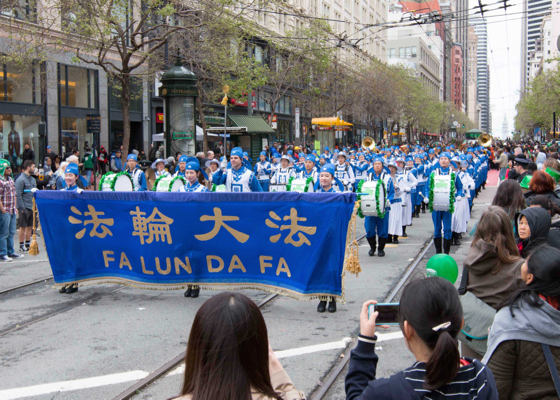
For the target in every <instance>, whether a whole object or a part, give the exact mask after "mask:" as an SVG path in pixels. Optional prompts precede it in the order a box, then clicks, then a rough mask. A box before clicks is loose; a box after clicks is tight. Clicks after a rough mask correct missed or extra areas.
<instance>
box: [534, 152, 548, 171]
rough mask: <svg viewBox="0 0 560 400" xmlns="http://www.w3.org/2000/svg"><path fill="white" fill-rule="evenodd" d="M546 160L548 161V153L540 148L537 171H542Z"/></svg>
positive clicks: (536, 160) (536, 159)
mask: <svg viewBox="0 0 560 400" xmlns="http://www.w3.org/2000/svg"><path fill="white" fill-rule="evenodd" d="M545 160H546V153H545V152H544V148H543V147H539V153H538V154H537V157H536V158H535V162H536V163H537V169H542V167H543V164H544V161H545Z"/></svg>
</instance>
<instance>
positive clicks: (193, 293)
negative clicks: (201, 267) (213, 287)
mask: <svg viewBox="0 0 560 400" xmlns="http://www.w3.org/2000/svg"><path fill="white" fill-rule="evenodd" d="M199 293H200V289H193V290H192V292H191V299H196V298H197V297H198V294H199Z"/></svg>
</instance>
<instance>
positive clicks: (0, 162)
mask: <svg viewBox="0 0 560 400" xmlns="http://www.w3.org/2000/svg"><path fill="white" fill-rule="evenodd" d="M9 166H10V163H9V162H8V161H6V160H4V159H0V179H4V172H5V171H6V168H8V167H9Z"/></svg>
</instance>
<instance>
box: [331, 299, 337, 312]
mask: <svg viewBox="0 0 560 400" xmlns="http://www.w3.org/2000/svg"><path fill="white" fill-rule="evenodd" d="M329 312H330V313H335V312H336V301H334V300H331V301H329Z"/></svg>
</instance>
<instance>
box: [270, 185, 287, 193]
mask: <svg viewBox="0 0 560 400" xmlns="http://www.w3.org/2000/svg"><path fill="white" fill-rule="evenodd" d="M285 191H286V185H280V184H274V185H270V190H269V192H285Z"/></svg>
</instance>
